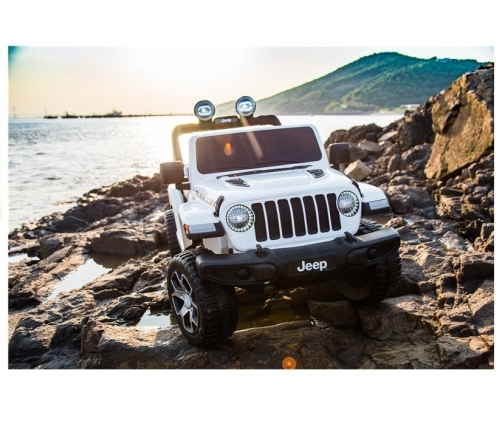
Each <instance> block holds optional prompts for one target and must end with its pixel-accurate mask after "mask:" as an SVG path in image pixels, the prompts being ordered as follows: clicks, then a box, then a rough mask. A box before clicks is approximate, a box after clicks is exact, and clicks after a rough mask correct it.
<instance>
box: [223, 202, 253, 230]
mask: <svg viewBox="0 0 502 430" xmlns="http://www.w3.org/2000/svg"><path fill="white" fill-rule="evenodd" d="M253 223H254V214H253V211H252V210H251V209H249V208H248V207H246V206H244V205H236V206H232V207H231V208H230V209H229V210H228V212H227V224H228V226H229V227H230V228H231V229H232V230H234V231H237V232H244V231H248V230H249V229H250V228H251V226H252V225H253Z"/></svg>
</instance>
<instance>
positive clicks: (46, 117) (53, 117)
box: [44, 115, 57, 119]
mask: <svg viewBox="0 0 502 430" xmlns="http://www.w3.org/2000/svg"><path fill="white" fill-rule="evenodd" d="M56 118H57V116H52V115H45V116H44V119H56Z"/></svg>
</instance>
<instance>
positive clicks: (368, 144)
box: [357, 139, 384, 155]
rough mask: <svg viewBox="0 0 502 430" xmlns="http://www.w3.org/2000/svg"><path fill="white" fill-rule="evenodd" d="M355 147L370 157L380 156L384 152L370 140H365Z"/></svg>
mask: <svg viewBox="0 0 502 430" xmlns="http://www.w3.org/2000/svg"><path fill="white" fill-rule="evenodd" d="M357 146H358V147H359V148H361V149H362V150H364V151H366V152H367V153H368V154H370V155H380V154H381V153H382V152H383V150H384V148H382V147H381V146H380V145H379V144H378V143H376V142H372V141H371V140H367V139H364V140H362V141H361V142H359V144H358V145H357Z"/></svg>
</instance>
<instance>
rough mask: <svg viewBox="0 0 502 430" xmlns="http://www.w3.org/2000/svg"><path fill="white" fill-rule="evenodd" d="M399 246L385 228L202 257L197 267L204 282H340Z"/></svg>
mask: <svg viewBox="0 0 502 430" xmlns="http://www.w3.org/2000/svg"><path fill="white" fill-rule="evenodd" d="M399 245H400V240H399V234H398V233H397V231H396V230H394V229H393V228H383V229H381V230H378V231H375V232H372V233H368V234H364V235H361V236H351V235H347V236H346V237H338V238H336V239H334V240H330V241H328V242H321V243H316V244H314V245H308V246H302V247H295V248H280V249H269V248H264V249H257V250H252V251H247V252H243V253H239V254H220V255H217V254H212V253H207V254H201V255H199V256H197V259H196V264H197V270H198V271H199V274H200V276H201V277H202V279H204V280H207V281H210V282H214V283H217V284H221V285H232V286H239V287H243V288H244V287H247V286H266V285H269V284H270V285H273V286H274V287H283V286H284V287H292V286H296V285H301V284H309V283H310V284H311V283H316V282H323V281H326V280H332V279H336V278H337V277H338V276H341V275H343V274H344V272H345V273H347V271H349V270H351V269H363V268H365V267H368V266H373V265H375V264H377V263H379V262H381V261H383V260H385V259H386V258H388V257H389V256H390V255H391V254H392V253H394V252H396V251H397V250H398V249H399Z"/></svg>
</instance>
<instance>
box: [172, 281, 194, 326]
mask: <svg viewBox="0 0 502 430" xmlns="http://www.w3.org/2000/svg"><path fill="white" fill-rule="evenodd" d="M171 285H172V288H173V291H172V293H171V300H172V303H173V308H174V312H175V314H176V316H177V320H178V323H181V324H182V325H183V328H184V329H185V330H186V331H187V332H188V333H195V332H196V331H197V329H198V328H199V308H198V307H197V302H196V299H195V296H194V294H193V289H192V286H191V285H190V282H189V281H188V279H187V277H186V276H185V275H183V273H179V272H174V273H173V274H172V276H171Z"/></svg>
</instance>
